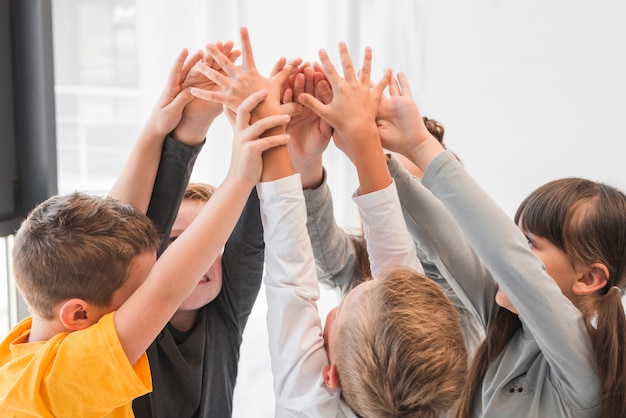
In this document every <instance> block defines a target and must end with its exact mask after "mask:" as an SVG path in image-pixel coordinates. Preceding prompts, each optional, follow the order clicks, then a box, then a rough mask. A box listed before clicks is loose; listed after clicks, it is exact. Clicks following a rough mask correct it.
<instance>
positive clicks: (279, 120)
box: [238, 112, 290, 138]
mask: <svg viewBox="0 0 626 418" xmlns="http://www.w3.org/2000/svg"><path fill="white" fill-rule="evenodd" d="M238 113H239V112H238ZM289 119H290V118H289V115H287V114H280V115H272V116H267V117H264V118H261V119H259V120H257V121H256V122H254V123H253V124H252V125H250V127H249V128H248V133H250V134H251V136H253V137H254V138H258V137H260V136H261V135H262V134H263V133H264V132H265V131H268V130H270V129H273V128H276V127H279V126H285V125H287V123H289ZM242 128H245V127H242Z"/></svg>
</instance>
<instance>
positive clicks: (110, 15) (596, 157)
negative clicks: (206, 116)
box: [0, 0, 626, 417]
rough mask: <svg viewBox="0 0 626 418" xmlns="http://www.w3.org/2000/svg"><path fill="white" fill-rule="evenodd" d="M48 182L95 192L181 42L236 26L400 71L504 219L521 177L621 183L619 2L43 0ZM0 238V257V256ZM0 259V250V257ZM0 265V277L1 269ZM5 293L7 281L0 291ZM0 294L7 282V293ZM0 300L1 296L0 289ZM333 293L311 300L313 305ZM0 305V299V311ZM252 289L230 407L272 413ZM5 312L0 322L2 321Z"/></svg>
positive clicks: (217, 157) (257, 42) (210, 172)
mask: <svg viewBox="0 0 626 418" xmlns="http://www.w3.org/2000/svg"><path fill="white" fill-rule="evenodd" d="M52 5H53V12H54V24H53V28H54V57H55V93H56V111H57V119H56V121H57V141H58V166H59V192H60V193H66V192H69V191H72V190H76V189H79V190H88V191H91V192H94V193H106V191H107V190H108V188H109V187H110V186H111V185H112V183H113V180H114V178H115V176H116V175H117V174H118V173H119V171H120V169H121V166H122V164H123V162H124V159H125V158H126V156H127V155H128V152H129V150H130V147H131V146H132V144H133V141H134V138H135V137H136V135H137V133H138V131H139V128H140V126H141V124H142V123H143V121H144V120H145V119H146V117H147V115H148V113H149V111H150V109H151V107H152V105H153V103H154V102H155V100H156V97H157V96H158V94H159V93H160V91H161V88H162V86H163V85H164V82H165V77H166V74H167V71H168V69H169V68H170V65H171V62H172V60H173V59H174V57H175V56H176V54H177V53H178V51H179V50H180V49H181V48H183V47H186V48H189V49H191V50H195V49H201V48H203V46H204V44H205V43H206V42H215V41H220V40H221V41H225V40H229V39H232V40H234V41H235V42H236V43H237V44H238V43H239V38H238V29H239V27H240V26H247V27H248V28H249V30H250V35H251V40H252V45H253V48H254V54H255V59H256V62H257V65H258V67H259V69H260V70H261V71H262V72H264V73H266V74H267V73H268V72H269V71H270V69H271V67H272V65H273V63H274V62H275V61H276V60H277V59H278V58H279V57H281V56H286V57H287V58H293V57H296V56H300V57H302V58H304V59H305V60H309V61H313V60H317V51H318V50H319V49H320V48H324V49H326V50H327V51H328V52H329V54H330V56H331V59H332V60H333V62H334V63H336V64H337V65H338V62H339V61H338V59H337V43H338V42H339V41H346V42H347V44H348V48H349V50H350V52H351V54H352V57H353V59H354V61H355V63H357V64H358V63H360V62H361V59H362V52H363V49H364V48H365V47H366V46H371V47H372V48H373V56H374V60H373V65H374V69H373V72H372V74H373V78H375V79H377V77H379V76H380V75H382V70H383V68H385V67H390V68H392V69H393V70H394V71H396V72H398V71H404V72H406V73H407V74H408V76H409V79H410V82H411V86H412V90H413V95H414V97H415V99H416V101H417V103H418V105H419V106H420V109H421V111H422V114H423V115H426V116H429V117H432V118H435V119H437V120H439V121H441V122H442V123H443V124H444V126H445V127H446V143H447V144H448V147H449V148H451V149H452V150H454V151H455V152H456V153H457V154H459V155H460V156H461V158H462V160H463V162H464V164H465V166H466V167H467V169H468V170H469V171H470V172H471V174H472V175H473V176H474V177H475V178H476V179H477V180H478V182H479V183H480V184H482V185H483V187H484V188H485V189H486V190H487V191H488V192H489V193H490V194H491V195H492V196H493V197H494V199H495V200H496V201H497V202H498V203H499V204H500V205H501V206H502V207H503V209H504V210H505V211H506V212H507V213H508V214H510V215H511V216H512V215H513V213H514V211H515V208H516V207H517V204H518V203H519V202H520V201H521V200H522V199H523V198H524V197H525V196H526V195H527V194H528V193H529V192H530V191H531V190H532V189H534V188H535V187H537V186H539V185H541V184H542V183H545V182H546V181H548V180H552V179H555V178H558V177H564V176H581V177H587V178H591V179H593V180H598V181H604V182H608V183H610V184H612V185H615V186H618V187H621V188H623V189H626V175H624V170H623V168H622V159H623V155H624V151H625V149H626V147H625V145H624V142H625V141H626V124H625V123H624V120H625V119H626V77H625V75H626V26H625V25H624V22H626V2H624V1H619V0H596V1H594V2H590V1H583V0H568V1H566V0H541V1H540V0H528V1H524V2H511V1H504V0H477V1H473V2H468V1H463V0H421V1H420V0H413V1H410V0H358V1H357V0H323V1H322V0H318V1H314V2H313V1H302V0H300V1H298V0H291V1H287V0H264V1H259V0H230V1H228V2H225V1H215V0H203V1H201V0H177V1H168V0H52ZM231 136H232V134H231V131H230V127H229V126H228V124H227V123H226V121H225V120H223V119H218V121H216V123H215V124H214V126H213V127H212V128H211V130H210V131H209V134H208V140H207V144H206V145H205V148H204V150H203V151H202V154H201V156H200V158H199V159H198V161H197V163H196V168H195V171H194V173H193V176H192V180H198V181H206V182H210V183H213V184H219V183H220V181H221V179H222V178H223V176H224V174H225V172H226V169H227V165H228V162H229V160H230V157H229V156H230V140H231ZM325 165H326V167H327V169H328V172H329V184H330V185H331V188H332V190H333V195H334V198H335V207H336V217H337V219H338V222H339V223H340V224H341V225H343V226H345V227H348V228H349V227H354V226H356V210H355V208H354V205H353V204H352V202H351V201H350V199H349V196H350V194H351V192H352V191H353V189H354V188H355V186H356V178H355V173H354V170H353V168H352V167H351V166H350V165H349V164H348V162H347V160H346V159H345V158H344V157H343V155H341V154H340V153H338V152H337V151H336V150H335V149H334V148H332V147H331V149H330V150H329V151H328V153H327V155H326V156H325ZM6 243H7V242H5V241H4V240H0V253H4V252H6V251H7V249H6V247H5V246H6ZM8 243H9V244H10V240H9V241H8ZM1 263H4V264H6V259H5V258H3V257H2V256H0V264H1ZM5 270H6V268H5V266H2V265H0V271H5ZM5 288H7V287H5ZM12 291H13V289H12V288H11V287H10V286H9V287H8V292H12ZM0 296H2V295H0ZM0 299H2V298H0ZM335 303H336V300H335V299H334V296H333V295H332V294H330V293H326V294H324V296H323V300H322V306H321V311H322V315H324V313H325V311H326V310H327V309H328V308H329V307H330V306H332V305H333V304H335ZM2 308H3V306H2V305H1V304H0V309H2ZM264 315H265V298H264V292H263V291H261V293H260V294H259V300H258V303H257V305H256V306H255V309H254V311H253V313H252V316H251V318H250V321H249V323H248V327H247V330H246V334H245V336H244V343H243V346H242V352H241V357H242V360H241V370H240V376H239V381H238V385H237V390H236V394H235V395H236V396H235V416H236V417H250V416H255V417H256V416H258V417H270V416H273V393H272V389H271V376H270V374H269V365H268V355H267V349H266V338H267V335H266V333H265V319H264ZM7 318H8V317H7V316H6V314H5V317H3V318H1V319H2V320H3V321H4V322H1V323H0V325H1V324H4V323H6V325H5V332H6V330H8V326H9V322H10V321H8V319H7Z"/></svg>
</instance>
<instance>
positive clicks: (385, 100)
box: [146, 27, 436, 188]
mask: <svg viewBox="0 0 626 418" xmlns="http://www.w3.org/2000/svg"><path fill="white" fill-rule="evenodd" d="M240 37H241V50H236V49H234V46H235V45H234V42H232V41H228V42H226V43H222V42H216V43H209V44H207V45H206V49H205V50H204V51H202V50H200V51H197V52H195V53H194V54H192V55H189V52H188V51H187V50H186V49H184V50H182V51H181V52H180V53H179V55H178V57H177V58H176V61H175V63H174V65H173V67H172V69H171V71H170V74H169V77H168V80H167V83H166V87H165V89H164V91H163V93H162V94H161V96H160V97H159V99H158V101H157V103H156V106H155V107H154V109H153V111H152V113H151V115H150V117H149V119H148V121H147V123H146V126H147V127H152V128H150V129H154V134H155V135H156V136H160V137H162V138H164V137H165V136H167V135H168V134H171V136H172V137H173V138H174V139H176V140H178V141H180V142H183V143H187V144H190V145H197V144H200V143H202V142H203V141H204V138H205V135H206V133H207V131H208V129H209V127H210V125H211V123H212V122H213V121H214V120H215V118H217V117H218V116H219V115H220V114H221V113H222V112H224V113H225V115H226V117H227V118H228V120H229V122H230V124H231V125H232V127H233V131H234V141H233V150H232V157H231V165H230V169H229V175H234V176H239V177H243V178H246V179H247V180H248V181H249V182H250V183H251V184H256V183H257V182H258V181H259V180H260V179H261V175H262V172H263V158H262V155H263V153H264V152H265V151H266V150H269V149H271V148H274V147H277V146H281V145H287V148H288V152H289V157H290V161H291V165H292V167H293V170H294V172H297V173H300V175H301V180H302V185H303V187H305V188H306V187H315V186H317V185H319V184H320V183H321V181H322V179H323V167H322V154H323V152H324V151H325V149H326V148H327V146H328V144H329V142H330V139H331V138H333V140H334V142H335V145H336V146H337V148H339V149H340V150H341V151H342V152H344V153H345V154H346V156H347V157H348V158H349V159H351V160H352V162H353V163H354V162H355V161H354V154H355V151H357V153H358V147H363V146H371V143H364V142H363V141H362V140H360V139H361V138H364V137H367V138H369V139H370V140H372V141H376V145H378V146H379V147H381V149H386V150H389V151H394V152H398V153H400V154H403V155H405V156H407V157H409V159H411V157H410V155H412V154H413V155H414V154H415V153H419V148H420V146H421V145H422V144H423V143H425V142H429V141H430V140H434V138H433V137H432V135H431V134H430V133H429V132H428V130H427V129H426V126H425V125H424V122H423V120H422V117H421V115H420V112H419V110H418V108H417V105H416V103H415V101H414V99H413V97H412V94H411V90H410V86H409V83H408V79H407V76H406V75H405V74H404V73H402V72H401V73H398V74H397V77H394V76H393V73H392V70H391V69H385V70H384V73H383V77H382V79H381V80H380V81H378V82H377V83H375V82H373V81H372V80H371V63H372V50H371V48H365V54H364V59H363V64H362V67H361V69H360V70H359V71H355V68H354V65H353V63H352V60H351V58H350V54H349V52H348V48H347V46H346V44H345V43H344V42H341V43H339V55H340V60H341V65H342V67H343V77H342V76H341V75H340V74H339V73H338V71H337V69H336V68H335V66H334V65H333V64H332V62H331V61H330V59H329V57H328V54H327V53H326V51H325V50H323V49H322V50H320V51H319V59H320V63H317V62H314V63H312V64H311V63H309V62H303V60H302V59H301V58H297V59H293V60H291V61H289V62H287V60H286V58H284V57H281V58H280V59H279V60H278V61H277V62H276V64H275V65H274V67H273V69H272V71H271V74H270V76H269V77H265V76H263V75H261V74H260V73H259V71H258V69H257V68H256V64H255V61H254V56H253V53H252V46H251V43H250V37H249V33H248V30H247V28H245V27H242V28H241V29H240ZM239 57H241V59H242V60H241V61H242V62H241V64H240V65H237V64H236V61H237V60H238V58H239ZM386 88H388V95H385V94H384V92H385V89H386ZM435 141H436V140H435Z"/></svg>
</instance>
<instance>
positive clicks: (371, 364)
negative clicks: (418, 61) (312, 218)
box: [214, 46, 467, 417]
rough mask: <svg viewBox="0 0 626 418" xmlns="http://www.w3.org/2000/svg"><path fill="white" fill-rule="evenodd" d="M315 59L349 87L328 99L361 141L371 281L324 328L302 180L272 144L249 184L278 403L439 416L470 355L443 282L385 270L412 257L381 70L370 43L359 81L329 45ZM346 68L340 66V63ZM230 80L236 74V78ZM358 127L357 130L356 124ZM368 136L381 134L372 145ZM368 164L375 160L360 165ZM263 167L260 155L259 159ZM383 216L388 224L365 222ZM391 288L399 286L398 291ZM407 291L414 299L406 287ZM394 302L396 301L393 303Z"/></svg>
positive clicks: (349, 412)
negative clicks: (253, 188)
mask: <svg viewBox="0 0 626 418" xmlns="http://www.w3.org/2000/svg"><path fill="white" fill-rule="evenodd" d="M242 49H244V48H242ZM341 53H342V62H345V61H346V60H349V56H348V54H347V50H346V49H345V46H343V47H342V49H341ZM245 55H246V54H245V52H244V56H245ZM214 58H216V60H218V59H217V57H214ZM218 61H219V60H218ZM323 62H324V63H325V64H326V65H327V68H328V69H329V71H330V72H332V73H333V76H332V77H330V76H329V79H331V80H333V81H334V82H336V83H337V86H336V87H337V88H339V85H338V83H342V84H341V87H346V88H345V89H342V91H343V92H345V95H343V96H341V95H336V96H335V97H334V98H333V103H332V104H333V106H334V107H333V108H332V109H329V110H328V113H332V112H334V111H338V110H339V109H344V113H343V114H341V115H339V114H337V116H336V117H337V119H341V118H343V119H344V120H345V125H343V124H340V123H339V122H338V121H337V120H333V122H336V125H337V126H335V129H339V130H343V129H344V128H345V135H346V137H349V138H351V139H352V140H353V141H354V145H356V142H357V141H363V143H362V144H361V143H359V147H357V149H356V150H355V152H354V153H353V154H352V155H353V160H354V162H355V164H356V165H357V167H358V171H359V180H360V189H359V193H360V194H362V196H359V197H356V198H355V200H356V201H357V202H358V204H359V205H360V206H362V208H363V211H362V216H363V217H364V224H365V225H366V230H365V233H366V235H367V236H368V237H369V238H370V239H369V242H370V245H369V250H370V252H371V254H372V259H373V263H372V267H373V272H374V276H375V277H377V278H378V279H379V280H374V281H370V282H367V283H364V284H363V285H361V286H358V287H357V288H355V289H354V290H353V292H351V293H350V295H348V296H347V297H346V298H345V299H344V301H343V302H342V304H341V307H340V308H339V309H334V310H333V311H331V312H330V313H329V315H328V318H327V322H326V327H325V328H324V330H323V333H322V326H321V321H320V318H319V315H318V313H317V306H316V300H317V298H318V296H319V288H318V284H317V278H316V273H315V265H314V259H313V253H312V249H311V244H310V241H309V239H308V236H307V234H306V224H305V216H306V212H305V206H304V201H303V196H302V188H301V185H300V180H299V177H298V176H293V175H292V174H293V169H292V168H291V164H290V162H289V155H288V154H286V153H281V154H278V152H277V154H278V155H280V157H281V158H282V160H280V159H276V160H275V161H276V162H277V164H280V165H279V166H277V167H276V168H275V170H274V172H273V173H271V174H269V173H265V172H264V174H263V177H262V180H263V182H262V183H260V184H259V185H258V186H257V189H258V191H259V197H260V199H261V210H262V211H261V213H262V219H263V226H264V236H265V242H266V269H267V276H266V291H267V294H268V334H269V341H270V355H271V359H272V371H273V375H274V390H275V394H276V402H277V405H276V414H277V416H287V415H289V416H291V415H293V414H298V415H307V416H316V417H317V416H319V417H329V416H356V415H355V412H356V413H358V414H360V415H363V416H368V417H371V416H385V417H389V416H409V415H411V414H414V413H415V411H416V410H418V411H429V412H426V413H431V414H434V415H432V416H437V415H438V414H439V413H441V412H443V411H445V410H447V409H448V408H449V407H450V405H451V404H452V402H454V400H455V399H456V397H457V396H458V394H459V393H460V389H461V386H462V384H463V381H464V377H465V369H466V362H467V359H466V354H465V347H464V345H463V340H462V335H461V332H460V327H459V324H458V318H457V315H456V312H455V311H454V308H453V307H452V306H451V305H450V303H449V302H448V301H447V299H446V298H445V295H444V294H443V293H442V292H441V290H440V289H439V287H438V286H436V285H435V284H434V283H433V282H432V281H430V280H428V279H427V278H425V277H424V276H423V275H421V274H419V273H418V272H417V271H415V270H414V269H411V268H400V267H397V268H392V269H389V270H386V267H387V266H385V265H383V263H382V261H381V260H382V259H385V262H386V263H388V264H389V265H396V266H413V267H414V268H419V265H418V264H417V258H416V255H415V252H414V245H413V243H412V241H411V238H410V236H409V235H408V233H407V231H406V227H405V226H404V220H403V219H402V216H401V213H400V208H399V204H398V202H397V195H396V193H395V190H394V188H393V182H392V181H391V178H390V177H389V174H388V172H386V168H385V159H384V154H383V153H382V148H380V142H379V140H378V137H377V133H376V125H375V119H374V116H375V109H376V106H377V100H378V97H379V95H380V92H381V91H382V89H383V88H384V87H385V83H386V81H385V80H386V79H383V81H382V82H381V83H379V84H378V85H377V86H376V87H375V88H370V85H369V68H370V62H371V53H369V50H368V55H367V58H366V61H365V63H366V64H365V65H364V74H366V76H364V77H363V79H362V80H360V81H358V82H356V80H355V76H354V73H352V74H350V75H349V76H348V75H347V76H346V79H347V80H348V81H350V82H349V83H348V82H345V83H344V82H343V80H340V79H339V78H338V77H337V76H336V74H335V73H334V71H333V70H332V67H331V64H330V63H329V61H328V58H327V57H326V56H324V58H323ZM350 65H351V64H350ZM345 68H346V70H345V71H346V73H347V72H348V70H347V68H348V65H347V64H346V67H345ZM350 68H351V67H350ZM227 72H228V71H227ZM348 77H350V78H348ZM231 83H232V84H233V85H235V86H239V85H240V84H237V80H232V81H231ZM333 87H335V86H333ZM231 89H232V90H233V91H234V90H236V89H235V88H234V87H232V88H231ZM241 91H243V89H242V90H241ZM348 100H354V101H355V102H357V103H360V104H363V105H364V106H366V107H367V109H368V111H366V112H364V113H359V112H349V111H348V109H351V108H353V106H350V104H349V103H348ZM372 110H373V112H372ZM359 116H361V118H360V119H358V117H359ZM348 117H350V118H351V119H350V120H349V122H348V121H347V118H348ZM363 122H365V125H364V123H363ZM361 127H362V128H363V130H359V128H361ZM355 128H356V129H355ZM366 143H368V144H370V145H375V144H376V143H377V144H378V148H373V147H368V146H367V145H366ZM277 151H278V150H277ZM361 151H362V152H361ZM370 163H371V164H372V165H373V166H374V167H375V168H372V169H370V170H366V169H365V167H366V166H367V167H370ZM267 167H268V166H267V164H265V165H264V170H265V168H267ZM381 167H382V169H381ZM383 218H384V221H385V223H386V224H385V227H384V228H383V227H382V224H380V223H378V224H377V223H376V222H373V219H376V220H378V221H379V222H380V221H381V219H383ZM370 224H371V225H372V229H371V230H370V228H369V225H370ZM370 234H371V237H370ZM390 238H393V239H390ZM397 288H402V289H403V291H402V292H397V290H396V289H397ZM407 294H408V295H409V299H410V300H406V299H404V298H402V295H407ZM378 297H381V298H382V299H378ZM394 303H398V304H399V305H400V306H401V308H400V309H398V310H395V309H393V308H389V306H390V305H392V304H394ZM417 314H419V315H426V316H427V317H429V319H431V320H432V322H429V321H428V320H425V321H416V320H415V317H414V315H417ZM402 318H403V319H402ZM435 320H437V322H435ZM396 321H397V322H396ZM442 330H443V332H442ZM353 331H354V332H356V334H355V333H353ZM359 331H360V332H362V333H363V334H359ZM405 337H406V338H405ZM348 341H349V344H348V343H347V342H348ZM370 347H379V348H380V349H378V350H370V349H368V348H370ZM391 347H394V349H391V350H390V348H391ZM401 379H406V380H401ZM418 382H423V383H424V385H423V386H422V385H420V383H418ZM340 384H341V392H342V394H341V395H340V392H339V387H340ZM344 399H345V402H344ZM391 411H395V412H391ZM394 414H395V415H394Z"/></svg>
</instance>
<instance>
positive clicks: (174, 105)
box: [166, 89, 195, 111]
mask: <svg viewBox="0 0 626 418" xmlns="http://www.w3.org/2000/svg"><path fill="white" fill-rule="evenodd" d="M194 98H195V96H194V95H193V94H191V92H190V91H189V89H184V90H182V91H181V92H180V93H178V94H177V95H176V97H174V100H172V101H171V102H170V103H169V104H168V105H167V106H166V109H167V110H168V111H175V110H176V111H182V110H183V108H184V107H185V106H187V104H188V103H190V102H191V101H192V100H193V99H194Z"/></svg>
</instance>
